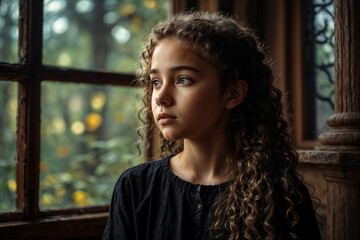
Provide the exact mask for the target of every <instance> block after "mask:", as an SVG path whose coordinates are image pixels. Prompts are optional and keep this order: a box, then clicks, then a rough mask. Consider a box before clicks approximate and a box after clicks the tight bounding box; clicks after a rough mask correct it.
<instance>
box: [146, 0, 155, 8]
mask: <svg viewBox="0 0 360 240" xmlns="http://www.w3.org/2000/svg"><path fill="white" fill-rule="evenodd" d="M144 5H145V7H147V8H149V9H153V8H155V7H156V1H155V0H145V2H144Z"/></svg>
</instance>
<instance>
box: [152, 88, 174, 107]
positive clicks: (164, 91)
mask: <svg viewBox="0 0 360 240" xmlns="http://www.w3.org/2000/svg"><path fill="white" fill-rule="evenodd" d="M170 88H171V87H170V86H169V85H167V84H165V85H163V86H162V87H161V89H160V90H158V91H157V92H156V93H155V94H156V95H155V102H156V104H157V105H158V106H161V105H163V106H170V105H172V104H173V102H174V100H173V98H172V95H171V89H170Z"/></svg>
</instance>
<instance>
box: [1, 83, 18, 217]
mask: <svg viewBox="0 0 360 240" xmlns="http://www.w3.org/2000/svg"><path fill="white" fill-rule="evenodd" d="M16 112H17V83H11V82H0V124H1V125H0V176H1V177H0V212H5V211H6V212H8V211H13V210H15V209H16V207H15V197H16V181H15V170H14V169H15V168H14V166H15V160H14V158H15V152H16Z"/></svg>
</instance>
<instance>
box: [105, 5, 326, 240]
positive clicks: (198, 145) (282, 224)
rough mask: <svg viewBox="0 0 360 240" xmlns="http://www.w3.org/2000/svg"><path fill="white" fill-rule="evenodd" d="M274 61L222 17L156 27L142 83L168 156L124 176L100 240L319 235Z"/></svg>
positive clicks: (182, 18)
mask: <svg viewBox="0 0 360 240" xmlns="http://www.w3.org/2000/svg"><path fill="white" fill-rule="evenodd" d="M269 64H270V62H269V59H268V58H267V57H266V55H265V53H264V51H263V49H262V48H261V46H260V44H259V41H258V40H257V38H256V36H255V35H254V34H253V33H252V32H251V31H250V30H249V29H248V28H247V27H245V26H243V25H241V24H239V23H238V22H237V21H235V20H233V19H231V18H229V17H226V16H223V15H221V14H218V13H199V12H193V13H184V14H180V15H176V16H173V17H171V18H170V19H169V20H168V21H166V22H162V23H160V24H158V25H157V26H156V27H155V28H154V29H153V31H152V32H151V34H150V36H149V37H148V42H147V45H146V47H145V49H144V51H143V53H142V62H141V71H140V73H139V76H138V83H139V85H140V86H141V87H142V88H143V89H144V95H143V102H144V108H143V109H142V113H143V116H144V119H143V121H144V123H145V124H144V125H145V127H146V128H148V129H149V130H150V131H152V132H154V131H157V130H160V131H159V132H160V138H161V156H162V157H163V159H161V160H158V161H151V162H147V163H144V164H141V165H139V166H136V167H133V168H131V169H128V170H127V171H125V172H124V173H123V174H122V176H121V177H120V178H119V180H118V182H117V183H116V186H115V190H114V194H113V197H112V201H111V207H110V213H109V220H108V223H107V226H106V229H105V232H104V235H103V239H129V240H132V239H141V240H143V239H154V240H159V239H175V240H176V239H179V240H180V239H184V240H190V239H196V240H199V239H320V234H319V230H318V225H317V221H316V218H315V214H314V210H313V206H312V202H311V198H310V196H309V193H308V191H307V190H306V188H305V186H304V184H303V183H302V181H301V180H300V179H299V177H298V175H297V173H296V165H297V162H298V159H297V155H296V152H295V150H294V149H293V148H292V143H293V142H292V137H291V136H290V135H289V133H288V132H287V124H286V122H285V121H284V118H283V112H282V106H281V101H280V99H281V93H280V91H279V90H278V89H277V88H275V87H274V86H273V81H274V74H273V72H272V70H271V68H270V66H269Z"/></svg>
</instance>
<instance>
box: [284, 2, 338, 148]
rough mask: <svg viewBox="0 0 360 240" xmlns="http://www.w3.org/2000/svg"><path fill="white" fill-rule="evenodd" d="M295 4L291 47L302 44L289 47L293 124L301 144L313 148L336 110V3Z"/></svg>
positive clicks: (297, 141) (303, 146) (301, 146)
mask: <svg viewBox="0 0 360 240" xmlns="http://www.w3.org/2000/svg"><path fill="white" fill-rule="evenodd" d="M295 5H296V7H294V8H293V9H292V10H293V12H294V14H293V15H292V17H291V18H292V27H291V31H290V34H289V35H290V38H291V46H298V47H295V48H294V47H292V48H290V50H289V53H290V56H291V62H292V65H291V71H292V74H291V78H290V79H291V85H292V86H291V92H292V95H293V100H294V102H293V103H294V106H295V108H294V111H293V112H294V115H295V117H294V122H293V124H294V128H295V137H296V145H297V147H298V148H302V149H306V148H307V149H313V148H314V147H315V148H316V147H317V146H318V145H319V143H318V142H317V138H318V136H319V135H320V134H321V133H323V132H326V131H328V130H329V127H328V125H327V124H326V120H327V118H328V117H329V116H330V115H331V114H332V113H333V112H334V59H335V58H334V4H333V1H332V0H307V1H303V2H301V4H295V3H294V6H295ZM300 9H301V10H300ZM291 104H292V103H291Z"/></svg>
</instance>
